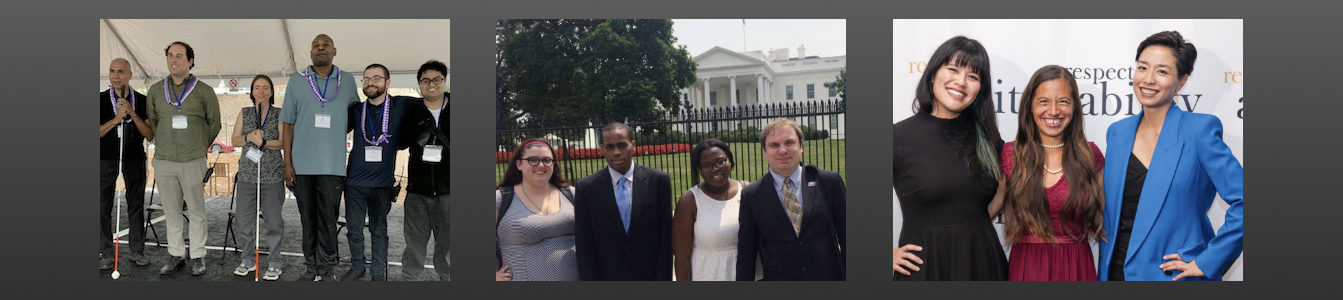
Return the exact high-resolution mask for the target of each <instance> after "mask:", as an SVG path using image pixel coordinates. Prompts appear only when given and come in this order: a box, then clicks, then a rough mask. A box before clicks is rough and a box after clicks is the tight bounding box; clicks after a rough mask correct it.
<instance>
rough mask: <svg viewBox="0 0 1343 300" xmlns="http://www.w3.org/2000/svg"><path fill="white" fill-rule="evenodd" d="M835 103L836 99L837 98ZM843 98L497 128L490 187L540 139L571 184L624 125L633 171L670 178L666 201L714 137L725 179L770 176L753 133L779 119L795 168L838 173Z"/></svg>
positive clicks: (590, 169)
mask: <svg viewBox="0 0 1343 300" xmlns="http://www.w3.org/2000/svg"><path fill="white" fill-rule="evenodd" d="M841 97H842V96H841ZM844 104H845V101H844V100H843V98H840V99H831V100H820V101H815V102H810V103H778V104H764V105H751V106H737V107H728V108H703V109H687V110H685V111H682V112H681V113H679V114H662V115H647V116H631V117H621V118H618V119H616V118H612V119H608V120H590V119H565V118H564V117H563V112H560V113H559V116H560V117H558V118H555V119H551V120H534V119H528V120H519V121H517V122H501V123H500V124H497V127H496V130H495V145H496V147H495V151H496V155H495V163H496V164H495V182H496V183H498V182H499V179H501V178H503V174H504V171H505V170H507V162H508V161H509V159H510V155H512V151H513V149H514V148H515V147H516V146H517V145H518V143H520V142H522V141H523V140H525V139H528V138H541V139H545V140H547V141H548V142H550V143H551V145H553V146H554V147H555V148H557V149H556V151H557V152H558V154H557V157H556V158H555V159H556V160H558V161H557V162H556V167H557V168H559V169H560V170H562V171H563V174H564V177H565V179H567V180H569V182H570V183H571V184H573V183H576V182H577V181H578V179H581V178H583V177H585V176H588V175H591V174H592V173H594V172H597V171H599V170H601V169H602V168H604V167H606V161H605V160H604V159H603V157H602V156H601V150H600V147H601V146H600V144H601V133H600V130H601V127H602V126H605V125H606V124H607V123H609V122H612V121H618V122H622V123H625V124H626V125H628V126H629V127H630V128H631V130H632V131H633V132H632V135H633V139H634V141H635V145H636V155H635V156H634V158H633V160H634V163H635V164H638V165H643V166H645V167H650V168H654V169H658V170H662V171H664V172H667V173H668V174H669V175H671V180H672V193H673V195H672V197H673V199H675V198H677V197H680V195H681V193H683V192H685V191H686V190H688V189H689V188H690V187H691V185H693V184H694V182H695V179H694V178H693V177H696V176H698V175H697V174H691V171H690V164H691V163H692V162H691V158H690V155H689V152H690V149H691V148H692V147H694V145H695V144H697V143H699V142H700V141H703V140H705V139H710V138H716V139H719V140H722V141H723V142H726V143H727V144H728V146H729V148H731V150H732V154H733V156H734V159H735V165H734V167H733V170H732V178H733V179H738V180H745V181H751V182H754V181H757V180H758V179H760V177H761V176H764V175H765V174H766V172H768V170H769V165H768V162H767V161H766V160H765V156H764V149H763V148H762V147H761V145H760V129H761V128H763V127H764V126H765V125H766V124H769V122H770V121H773V120H774V119H775V118H778V117H785V118H790V119H792V120H793V121H795V122H797V123H798V125H800V126H802V131H803V135H804V137H803V140H804V141H803V152H802V163H803V164H814V165H816V166H818V167H821V168H823V169H827V170H833V171H836V172H839V173H840V174H841V175H843V174H845V167H844V165H845V159H844V153H845V152H844V149H845V148H844V147H845V137H844V127H845V122H844V112H845V108H844V107H845V105H844Z"/></svg>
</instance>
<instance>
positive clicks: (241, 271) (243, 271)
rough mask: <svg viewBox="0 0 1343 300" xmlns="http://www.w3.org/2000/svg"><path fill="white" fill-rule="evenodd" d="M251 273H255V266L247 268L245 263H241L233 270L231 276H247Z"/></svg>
mask: <svg viewBox="0 0 1343 300" xmlns="http://www.w3.org/2000/svg"><path fill="white" fill-rule="evenodd" d="M252 271H256V266H248V265H247V263H241V264H238V267H237V268H234V269H233V275H238V276H247V274H248V273H251V272H252Z"/></svg>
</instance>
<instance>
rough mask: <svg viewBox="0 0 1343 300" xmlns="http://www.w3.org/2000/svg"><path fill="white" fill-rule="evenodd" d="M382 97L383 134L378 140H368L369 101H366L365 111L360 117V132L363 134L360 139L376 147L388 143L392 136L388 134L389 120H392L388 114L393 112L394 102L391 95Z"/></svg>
mask: <svg viewBox="0 0 1343 300" xmlns="http://www.w3.org/2000/svg"><path fill="white" fill-rule="evenodd" d="M382 97H383V98H382V99H383V100H382V134H380V135H378V139H377V140H370V139H368V124H369V123H368V101H364V109H363V111H362V113H361V114H360V117H359V132H360V133H362V134H361V135H359V137H361V138H363V139H364V141H365V142H368V143H369V144H373V145H374V146H377V145H381V144H382V143H386V142H387V137H390V136H391V134H388V133H387V120H388V119H391V118H390V117H388V115H387V114H388V113H390V111H391V109H392V100H391V97H390V96H389V95H387V94H385V93H384V94H383V95H382Z"/></svg>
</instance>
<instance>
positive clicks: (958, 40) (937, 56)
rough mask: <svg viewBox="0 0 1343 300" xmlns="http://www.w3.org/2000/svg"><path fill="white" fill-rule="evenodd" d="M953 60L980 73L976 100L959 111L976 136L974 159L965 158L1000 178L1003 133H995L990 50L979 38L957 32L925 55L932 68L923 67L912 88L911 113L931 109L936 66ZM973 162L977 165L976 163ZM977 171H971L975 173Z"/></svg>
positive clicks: (996, 120) (972, 168) (928, 111)
mask: <svg viewBox="0 0 1343 300" xmlns="http://www.w3.org/2000/svg"><path fill="white" fill-rule="evenodd" d="M952 62H955V63H956V67H960V68H965V67H969V68H970V69H971V70H973V71H974V72H975V74H977V75H979V78H980V80H979V82H980V83H981V84H980V86H979V94H977V95H975V100H974V102H973V103H970V106H969V107H966V108H965V110H963V111H961V113H962V114H970V115H971V117H972V118H973V119H974V121H975V139H974V150H973V152H974V155H973V156H974V159H971V160H968V161H967V162H966V164H968V165H970V166H969V167H971V170H982V171H983V172H985V173H987V174H990V175H993V179H995V180H997V179H1002V178H1003V174H1002V173H1003V172H1002V170H1000V169H999V168H998V149H997V147H998V145H997V142H998V141H1000V140H1002V135H1001V134H999V133H998V118H997V116H996V115H995V111H994V110H993V101H992V100H991V99H993V98H992V97H993V92H992V89H990V84H989V83H990V82H992V81H993V76H992V75H991V72H989V53H988V51H985V50H984V45H982V44H980V43H979V41H976V40H974V39H970V38H967V37H965V36H959V35H958V36H956V37H953V38H951V39H949V40H947V41H946V42H943V43H942V45H941V46H938V47H937V51H935V52H933V57H932V58H930V59H928V67H929V68H930V69H931V70H925V71H924V72H923V76H922V77H920V78H919V86H918V88H917V90H915V92H914V103H913V104H912V105H911V108H913V110H914V113H919V112H923V113H928V114H932V113H933V106H934V105H935V104H933V102H934V101H937V99H936V97H934V96H933V83H935V82H936V81H937V80H936V77H937V70H940V69H941V68H942V66H943V65H946V64H950V63H952ZM975 162H978V164H979V166H978V167H975V166H974V164H975ZM975 173H977V172H972V173H971V174H975Z"/></svg>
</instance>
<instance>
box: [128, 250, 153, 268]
mask: <svg viewBox="0 0 1343 300" xmlns="http://www.w3.org/2000/svg"><path fill="white" fill-rule="evenodd" d="M128 258H130V259H131V261H132V262H135V265H138V266H148V265H149V257H148V256H145V253H144V252H131V255H129V257H128Z"/></svg>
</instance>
